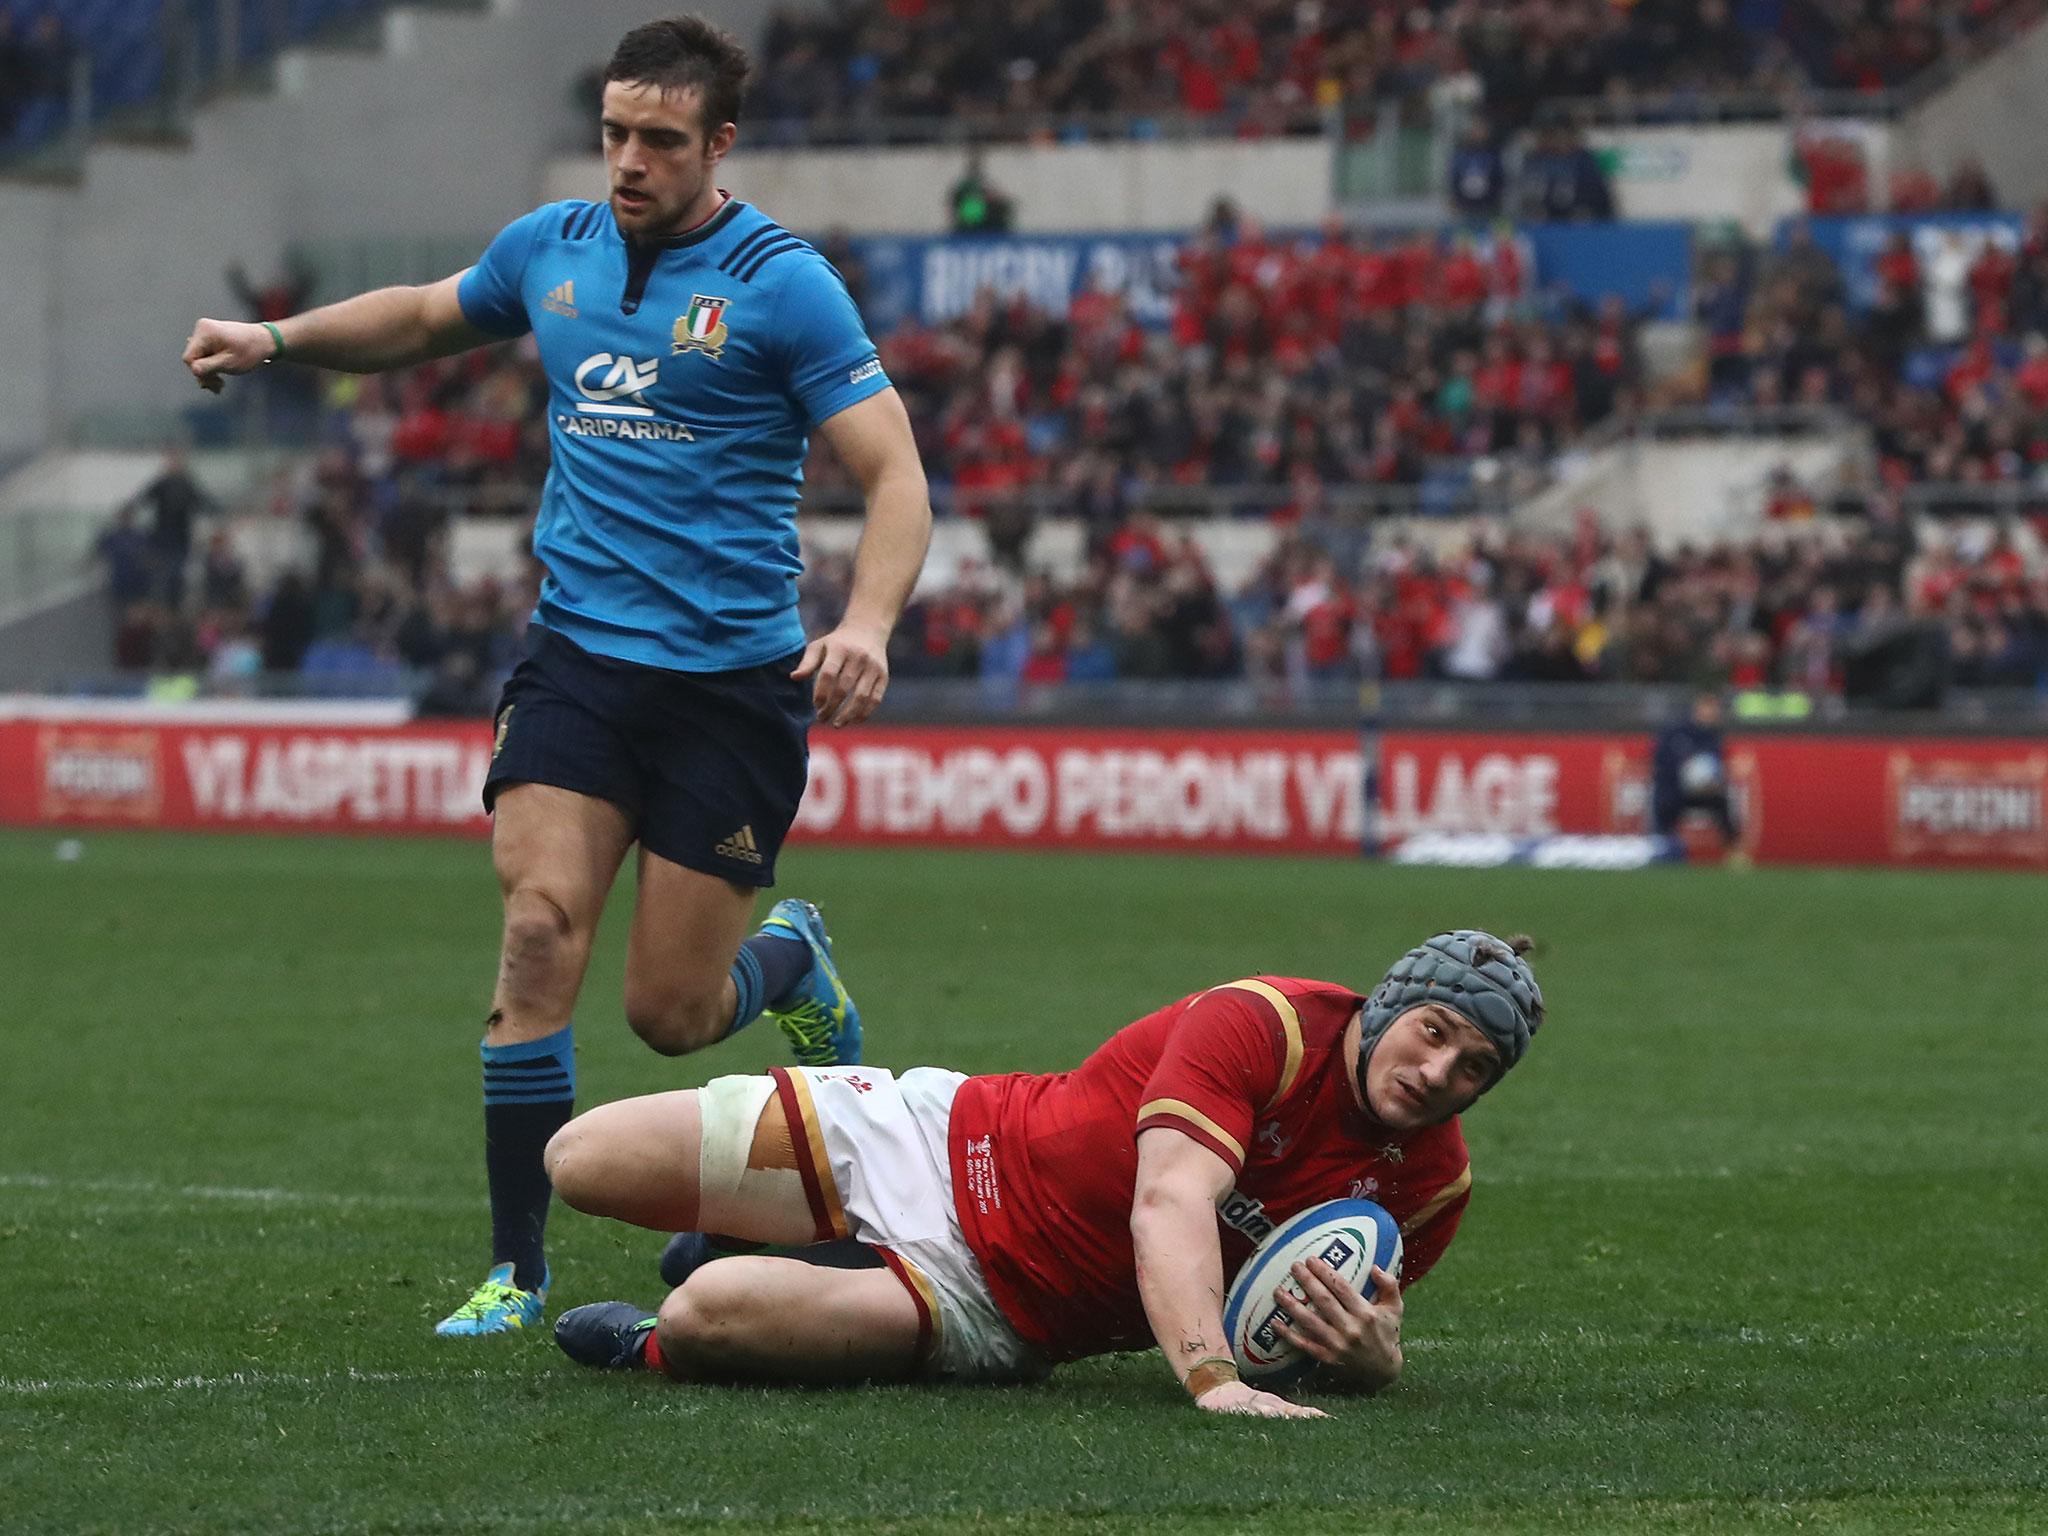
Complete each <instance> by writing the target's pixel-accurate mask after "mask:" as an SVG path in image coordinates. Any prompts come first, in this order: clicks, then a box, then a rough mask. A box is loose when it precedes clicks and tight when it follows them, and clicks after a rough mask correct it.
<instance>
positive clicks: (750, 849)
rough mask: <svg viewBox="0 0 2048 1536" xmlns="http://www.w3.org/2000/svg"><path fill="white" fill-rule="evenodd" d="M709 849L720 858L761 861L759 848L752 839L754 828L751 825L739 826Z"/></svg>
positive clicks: (755, 862) (742, 861)
mask: <svg viewBox="0 0 2048 1536" xmlns="http://www.w3.org/2000/svg"><path fill="white" fill-rule="evenodd" d="M711 851H712V852H713V853H715V854H717V855H718V856H719V857H720V858H721V859H738V860H739V861H740V862H741V863H742V864H758V863H760V862H761V849H760V846H759V845H758V844H757V843H755V841H754V829H753V828H752V827H751V826H746V827H741V828H740V829H739V831H737V832H735V833H733V835H732V836H731V837H728V838H727V839H726V840H725V841H724V842H722V843H720V844H719V845H718V846H717V847H716V848H714V849H712V850H711Z"/></svg>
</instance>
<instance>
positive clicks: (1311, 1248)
mask: <svg viewBox="0 0 2048 1536" xmlns="http://www.w3.org/2000/svg"><path fill="white" fill-rule="evenodd" d="M1310 1259H1321V1260H1322V1261H1323V1262H1324V1263H1325V1264H1328V1265H1329V1266H1330V1268H1332V1269H1334V1270H1335V1271H1336V1272H1337V1276H1338V1278H1339V1279H1341V1280H1342V1281H1343V1282H1344V1283H1345V1284H1346V1285H1349V1286H1351V1287H1353V1288H1354V1289H1356V1290H1361V1291H1362V1290H1364V1289H1365V1287H1366V1285H1367V1284H1368V1277H1369V1276H1370V1275H1371V1274H1372V1268H1373V1266H1374V1265H1375V1264H1377V1265H1378V1266H1379V1267H1380V1268H1381V1269H1384V1270H1385V1271H1386V1272H1387V1273H1388V1274H1390V1275H1392V1276H1393V1277H1394V1278H1395V1279H1397V1280H1398V1279H1400V1277H1401V1228H1400V1225H1399V1224H1398V1223H1397V1222H1396V1221H1395V1220H1394V1218H1393V1217H1392V1216H1390V1215H1388V1214H1387V1211H1386V1208H1385V1207H1384V1206H1381V1205H1379V1204H1377V1203H1376V1202H1374V1201H1371V1200H1329V1201H1325V1202H1324V1203H1323V1204H1321V1205H1315V1206H1310V1207H1309V1208H1308V1209H1307V1210H1305V1211H1303V1212H1302V1213H1301V1214H1300V1215H1298V1216H1296V1217H1295V1218H1294V1219H1293V1220H1291V1221H1287V1222H1283V1223H1282V1224H1281V1225H1280V1226H1278V1227H1276V1228H1274V1229H1273V1231H1272V1232H1271V1233H1270V1234H1269V1235H1268V1236H1267V1238H1266V1240H1265V1241H1264V1242H1263V1243H1260V1244H1259V1246H1258V1249H1257V1251H1256V1252H1254V1253H1253V1254H1252V1256H1251V1258H1249V1259H1248V1260H1246V1261H1245V1266H1244V1268H1243V1269H1240V1270H1239V1271H1238V1272H1237V1278H1236V1279H1235V1280H1233V1281H1231V1283H1230V1295H1229V1297H1228V1299H1227V1300H1226V1301H1225V1303H1224V1307H1223V1332H1224V1334H1225V1335H1226V1336H1227V1337H1228V1338H1229V1340H1230V1352H1231V1353H1232V1354H1233V1355H1235V1356H1236V1357H1237V1370H1238V1375H1239V1376H1240V1377H1242V1378H1243V1379H1244V1380H1245V1381H1247V1382H1250V1383H1251V1384H1252V1385H1253V1386H1256V1387H1260V1388H1263V1389H1265V1390H1268V1391H1271V1390H1272V1389H1274V1388H1276V1387H1284V1386H1287V1385H1289V1384H1291V1383H1293V1382H1297V1381H1299V1380H1301V1378H1302V1377H1304V1376H1306V1375H1307V1374H1308V1373H1309V1372H1310V1371H1312V1370H1314V1369H1315V1366H1316V1362H1315V1360H1314V1359H1313V1358H1312V1357H1311V1356H1308V1355H1305V1354H1303V1353H1302V1352H1301V1351H1300V1350H1298V1349H1296V1348H1295V1347H1294V1345H1292V1344H1290V1343H1288V1342H1287V1340H1286V1339H1285V1338H1284V1337H1282V1334H1283V1331H1284V1325H1285V1324H1286V1322H1287V1314H1286V1312H1284V1311H1283V1310H1281V1307H1280V1304H1279V1303H1278V1302H1277V1301H1275V1300H1274V1299H1273V1293H1274V1291H1276V1290H1277V1289H1279V1288H1280V1287H1281V1286H1282V1285H1285V1286H1286V1288H1287V1289H1288V1290H1289V1291H1291V1292H1292V1293H1293V1294H1294V1295H1295V1296H1297V1297H1299V1296H1301V1294H1302V1289H1301V1286H1300V1284H1299V1283H1298V1282H1297V1281H1296V1280H1295V1279H1294V1266H1295V1265H1296V1264H1297V1263H1305V1262H1307V1261H1308V1260H1310Z"/></svg>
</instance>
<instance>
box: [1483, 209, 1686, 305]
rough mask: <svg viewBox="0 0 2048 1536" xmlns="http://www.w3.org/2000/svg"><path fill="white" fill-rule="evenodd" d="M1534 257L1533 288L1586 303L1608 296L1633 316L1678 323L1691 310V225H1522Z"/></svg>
mask: <svg viewBox="0 0 2048 1536" xmlns="http://www.w3.org/2000/svg"><path fill="white" fill-rule="evenodd" d="M1519 233H1520V234H1521V237H1522V239H1523V240H1525V241H1527V242H1528V245H1529V249H1530V251H1531V252H1532V253H1533V254H1534V256H1535V258H1536V285H1537V286H1538V287H1539V288H1542V289H1547V290H1558V289H1562V290H1563V291H1564V292H1566V293H1569V294H1570V295H1571V296H1572V297H1573V298H1575V299H1578V300H1579V301H1580V302H1581V303H1585V304H1598V303H1599V302H1600V300H1601V299H1603V298H1606V297H1607V296H1609V295H1610V294H1612V295H1617V296H1619V297H1620V298H1621V300H1622V301H1623V302H1624V303H1625V304H1627V305H1628V307H1629V312H1630V313H1631V314H1641V315H1654V316H1655V317H1656V318H1658V319H1659V320H1676V319H1679V318H1681V317H1682V316H1684V315H1685V314H1687V313H1688V312H1689V311H1690V309H1691V307H1692V226H1691V225H1690V224H1679V223H1657V224H1524V225H1523V226H1522V227H1521V230H1520V231H1519Z"/></svg>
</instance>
